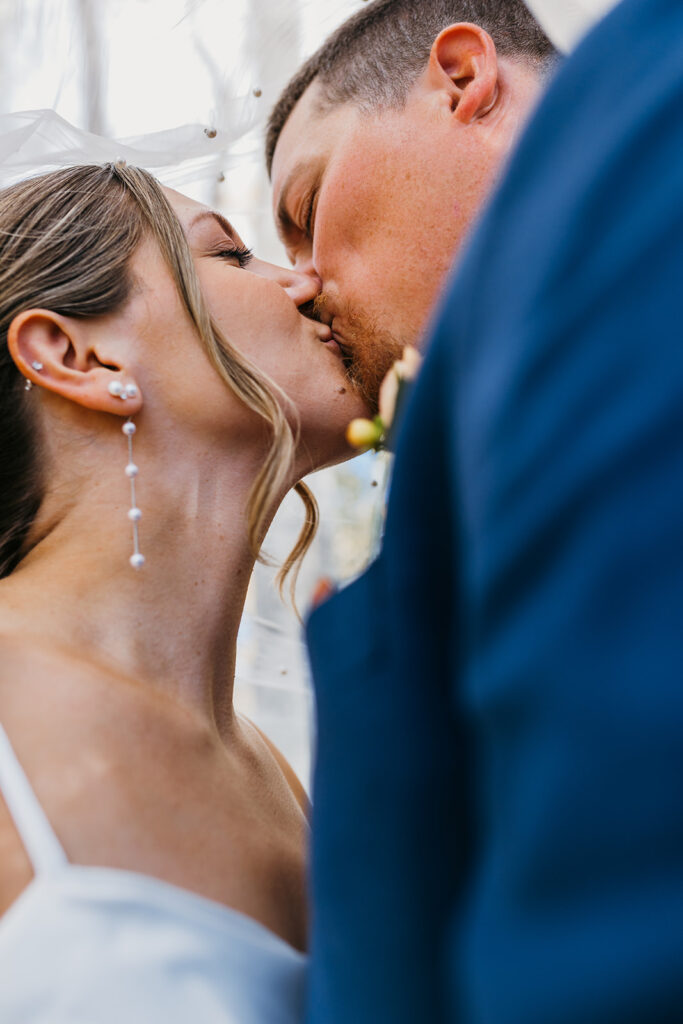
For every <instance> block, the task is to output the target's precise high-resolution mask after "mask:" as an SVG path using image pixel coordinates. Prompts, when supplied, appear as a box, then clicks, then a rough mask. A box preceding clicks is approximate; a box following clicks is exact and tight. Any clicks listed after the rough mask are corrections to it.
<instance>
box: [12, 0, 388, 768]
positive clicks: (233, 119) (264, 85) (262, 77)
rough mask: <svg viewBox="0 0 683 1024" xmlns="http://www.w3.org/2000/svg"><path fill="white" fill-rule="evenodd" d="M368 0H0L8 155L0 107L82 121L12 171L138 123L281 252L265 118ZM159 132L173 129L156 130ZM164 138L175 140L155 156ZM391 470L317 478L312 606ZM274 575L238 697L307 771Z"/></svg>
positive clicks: (41, 137) (244, 227)
mask: <svg viewBox="0 0 683 1024" xmlns="http://www.w3.org/2000/svg"><path fill="white" fill-rule="evenodd" d="M361 6H362V0H288V2H287V3H283V2H282V0H0V160H2V161H4V167H5V171H6V172H7V169H8V167H9V165H10V158H7V157H5V156H4V155H3V134H4V138H5V139H6V140H7V139H8V138H9V135H8V134H7V133H8V130H9V128H12V129H14V128H16V126H17V123H15V121H14V120H13V121H8V119H7V118H4V119H3V118H2V115H7V114H9V113H10V112H16V111H28V110H31V111H33V110H48V111H54V112H56V114H58V115H60V117H62V118H64V119H66V121H68V122H69V124H70V125H72V126H74V127H75V128H76V129H78V130H79V131H78V132H76V131H73V132H72V131H71V129H69V128H68V126H64V125H63V124H61V122H58V121H57V120H55V119H54V118H53V117H52V115H46V116H44V117H43V118H42V119H38V118H33V119H28V122H27V123H29V124H33V125H36V124H38V125H40V126H41V130H40V132H38V131H35V130H33V129H31V130H30V131H29V133H28V137H27V140H26V141H23V142H22V145H21V146H19V147H18V152H15V153H14V155H13V156H12V158H11V159H12V160H14V161H15V164H16V166H15V170H14V174H13V176H15V177H16V175H17V174H23V173H26V170H27V169H32V170H38V169H39V167H41V166H45V168H46V169H47V167H48V166H50V163H51V161H52V160H53V158H54V155H55V154H56V153H60V154H61V156H60V160H68V159H69V158H70V155H72V156H73V158H74V159H76V160H78V159H84V158H89V159H90V160H92V159H98V160H99V159H101V160H104V159H110V158H112V157H113V156H115V155H116V153H117V148H118V149H120V148H121V147H120V146H119V145H118V144H117V143H115V142H112V143H111V144H110V145H108V144H106V143H105V144H104V146H103V147H101V148H100V149H97V147H98V146H101V144H100V143H97V145H96V144H95V142H94V141H93V140H92V139H88V137H87V136H86V135H85V134H83V132H90V133H94V134H96V135H98V136H100V137H103V138H104V139H118V140H121V139H127V140H131V139H132V140H133V144H134V145H135V146H136V147H137V148H136V152H139V153H143V154H152V156H150V158H149V160H148V161H147V165H148V166H151V169H153V170H154V169H157V171H158V173H159V175H160V177H161V178H162V179H163V180H165V181H169V182H170V183H172V184H176V185H177V184H178V183H180V187H181V188H183V190H185V191H187V192H189V193H190V194H191V195H193V196H194V197H196V198H198V199H200V200H202V201H205V202H209V203H212V204H214V205H216V206H217V207H219V208H220V209H223V210H224V211H226V213H227V214H228V215H229V217H230V218H231V220H233V221H234V223H235V225H236V227H237V228H238V230H239V231H240V232H241V234H242V235H243V237H244V238H245V239H246V240H247V242H248V244H250V245H252V246H253V247H254V248H255V249H256V251H257V252H258V253H259V254H261V255H263V256H264V257H265V258H267V259H271V260H274V261H279V262H282V261H283V260H284V255H283V252H282V249H281V247H280V244H279V242H278V240H277V237H276V235H275V232H274V230H273V227H272V223H271V218H270V211H269V189H268V181H267V177H266V174H265V171H264V168H263V158H262V150H263V126H264V122H265V118H266V117H267V114H268V112H269V110H270V108H271V107H272V105H273V103H274V102H275V100H276V98H277V96H278V94H279V91H280V89H281V88H282V86H283V85H284V84H285V83H286V81H287V80H288V78H289V76H290V75H291V74H292V73H293V72H294V71H295V70H296V68H297V66H298V65H299V63H300V62H301V61H302V60H303V59H304V58H305V57H306V56H308V55H309V54H310V53H312V52H313V51H314V50H315V48H316V47H317V45H318V44H319V43H320V42H321V41H322V39H323V38H324V37H325V36H326V35H327V34H328V33H329V32H331V31H332V30H333V29H334V28H335V27H336V26H337V25H338V24H339V23H341V21H343V20H344V19H345V18H346V17H347V16H348V15H349V14H351V13H352V12H353V11H354V10H357V9H358V8H359V7H361ZM22 123H23V122H22ZM207 131H208V133H212V132H214V131H215V133H216V134H215V135H214V136H213V137H211V136H210V134H207ZM160 132H167V133H168V134H166V135H163V136H159V135H158V134H156V135H155V136H154V138H150V136H151V135H152V134H153V133H160ZM22 139H23V136H22ZM12 145H14V143H13V144H12ZM79 147H83V152H82V153H81V150H80V149H79ZM6 148H8V147H6ZM9 148H11V147H9ZM14 148H15V149H17V147H16V146H14ZM160 148H161V149H163V150H164V151H165V152H166V154H167V155H166V156H165V157H164V158H163V159H154V158H153V154H154V151H155V150H157V151H158V150H159V149H160ZM95 152H97V156H93V155H92V154H94V153H95ZM169 152H170V154H171V157H172V159H169V157H168V153H169ZM65 154H66V155H65ZM140 162H143V163H144V160H142V161H140ZM2 170H3V169H2V167H0V180H2V177H3V175H2ZM6 177H7V174H6V173H5V178H6ZM236 340H237V341H239V339H236ZM383 472H384V466H383V464H382V463H381V461H380V460H378V459H376V458H375V457H374V456H371V455H370V456H364V457H363V458H361V459H357V460H355V461H354V462H352V463H349V464H347V465H346V466H344V467H341V468H339V469H335V470H329V471H326V472H323V473H319V474H316V475H315V477H314V478H313V479H312V481H311V483H312V485H313V489H314V490H315V492H316V494H317V496H318V498H319V501H320V505H321V511H322V528H321V530H320V534H319V536H318V538H317V540H316V543H315V547H314V549H313V550H312V551H311V553H310V554H309V555H308V557H307V559H306V562H305V565H304V569H303V571H302V573H301V578H300V584H299V588H298V603H299V607H300V609H301V611H302V613H305V611H306V609H307V607H308V605H309V603H310V595H311V592H312V590H313V588H314V586H315V584H316V582H317V580H318V579H319V578H320V577H323V576H324V577H330V578H332V579H333V580H334V581H336V582H342V581H344V580H346V579H348V578H350V577H351V576H353V575H354V574H356V573H357V572H359V571H360V570H361V569H362V568H363V566H364V565H365V563H366V562H367V560H368V558H369V556H370V552H371V550H372V547H373V543H374V539H373V538H374V536H375V534H376V531H377V518H378V515H379V510H378V506H379V504H380V498H381V490H382V488H381V486H379V487H374V488H373V486H372V485H373V482H375V483H377V482H380V483H381V480H382V474H383ZM300 523H301V507H300V503H299V501H298V499H296V498H290V499H288V500H287V501H286V502H285V504H284V506H283V508H282V510H281V512H280V513H279V515H278V517H277V519H276V521H275V523H274V525H273V528H272V530H271V533H270V535H269V537H268V539H267V542H266V547H267V549H268V550H269V552H271V553H273V554H275V555H280V556H283V555H284V554H285V553H286V551H287V550H288V548H289V547H290V546H291V544H292V543H293V541H294V539H295V537H296V534H297V532H298V529H299V526H300ZM273 578H274V571H273V570H272V569H267V568H264V567H261V566H259V567H258V568H257V571H256V573H255V575H254V579H253V581H252V586H251V590H250V593H249V598H248V602H247V614H246V615H245V619H244V622H243V625H242V629H241V631H240V638H239V650H238V669H237V675H238V684H237V700H238V704H239V705H240V706H241V707H242V708H243V710H245V711H246V712H247V713H248V714H250V715H251V716H252V717H253V718H254V720H255V721H257V722H258V724H259V725H261V726H262V728H264V729H265V730H266V731H267V732H268V734H269V735H270V736H271V737H272V738H273V739H274V740H275V742H276V743H278V744H279V745H280V746H281V748H282V749H283V750H284V752H285V753H286V755H287V756H288V757H289V758H290V759H291V761H292V763H293V765H294V767H295V768H296V769H297V770H298V772H299V773H300V775H301V777H302V779H303V780H304V782H305V783H306V784H308V781H309V772H310V755H311V739H312V729H311V722H312V715H311V712H312V701H311V693H310V686H309V679H308V670H307V664H306V657H305V651H304V647H303V642H302V635H301V627H300V625H299V623H298V621H297V619H296V616H295V615H294V613H293V611H292V610H291V608H289V607H286V606H284V605H283V604H282V602H281V601H280V598H279V596H278V595H277V593H276V592H275V589H274V586H273Z"/></svg>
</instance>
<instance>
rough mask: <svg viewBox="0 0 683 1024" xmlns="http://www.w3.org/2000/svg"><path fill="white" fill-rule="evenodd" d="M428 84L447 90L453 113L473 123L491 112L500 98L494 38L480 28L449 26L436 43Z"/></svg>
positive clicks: (465, 24) (459, 118)
mask: <svg viewBox="0 0 683 1024" xmlns="http://www.w3.org/2000/svg"><path fill="white" fill-rule="evenodd" d="M426 75H427V84H428V85H429V87H431V88H435V89H439V90H445V91H446V92H447V94H448V95H449V97H450V102H451V110H452V111H453V113H454V115H455V117H456V118H457V120H458V121H460V122H461V123H462V124H470V123H471V122H473V121H476V120H478V119H479V118H480V117H483V116H484V114H488V112H489V111H490V110H491V109H492V107H493V106H494V104H495V102H496V98H497V96H498V57H497V54H496V47H495V43H494V42H493V39H492V38H491V36H490V35H489V34H488V32H486V31H485V30H484V29H483V28H481V27H480V26H479V25H471V24H468V23H464V22H463V23H462V24H457V25H449V27H448V28H445V29H444V30H443V32H441V33H440V34H439V35H438V36H437V38H436V39H435V41H434V45H433V46H432V50H431V53H430V56H429V65H428V68H427V73H426Z"/></svg>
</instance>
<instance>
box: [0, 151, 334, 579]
mask: <svg viewBox="0 0 683 1024" xmlns="http://www.w3.org/2000/svg"><path fill="white" fill-rule="evenodd" d="M145 236H150V237H151V238H153V239H154V241H155V242H156V243H157V245H158V246H159V249H160V251H161V254H162V256H163V258H164V260H165V262H166V264H167V266H168V268H169V271H170V273H171V276H172V277H173V280H174V282H175V285H176V288H177V290H178V294H179V295H180V298H181V300H182V301H183V304H184V306H185V308H186V310H187V313H188V315H189V317H190V319H191V321H192V323H193V324H194V326H195V328H196V330H197V334H198V336H199V339H200V341H201V342H202V344H203V345H204V348H205V349H206V352H207V354H208V356H209V359H210V360H211V362H212V363H213V365H214V367H215V369H216V372H217V373H218V374H219V376H220V377H221V378H222V379H223V380H224V381H225V383H226V384H227V386H228V387H229V388H230V389H231V390H232V391H233V392H234V394H235V395H236V396H237V397H238V398H239V399H240V400H241V401H242V402H243V403H244V404H245V405H246V406H247V407H248V408H249V409H251V410H252V411H253V412H255V413H257V414H258V415H259V416H260V417H261V418H262V419H263V420H265V422H266V423H267V424H268V427H269V429H270V433H271V442H270V446H269V449H268V452H267V455H266V457H265V459H264V462H263V465H262V467H261V469H260V472H259V474H258V476H257V478H256V480H255V481H254V484H253V486H252V490H251V493H250V495H249V500H248V507H247V525H248V536H249V543H250V545H251V548H252V550H253V552H254V554H255V555H256V556H257V557H259V558H260V557H261V555H260V549H261V544H262V542H263V537H264V535H265V531H266V528H267V524H268V522H269V517H270V515H271V513H272V509H273V505H274V504H275V503H276V502H277V501H278V500H279V498H280V497H281V495H282V493H283V491H284V490H285V488H286V484H287V479H288V477H289V475H290V473H291V470H292V465H293V462H294V455H295V450H296V444H297V437H296V434H295V432H294V431H293V430H292V428H291V426H290V424H289V422H288V420H287V416H286V414H285V409H286V408H287V406H288V405H290V403H289V401H288V399H287V397H286V395H284V393H283V392H282V391H281V389H280V388H279V387H278V386H277V385H276V384H274V383H273V381H271V380H269V378H268V377H267V376H266V375H265V374H263V373H262V372H261V371H260V370H259V369H258V368H257V367H256V366H254V365H253V364H252V363H250V362H249V361H248V360H247V359H245V358H244V356H242V355H241V354H240V352H239V351H238V350H237V349H236V348H235V347H234V346H233V345H232V344H231V343H230V341H229V340H228V339H227V338H226V337H225V336H224V335H223V334H222V333H221V331H220V330H219V328H218V326H217V325H216V323H215V322H214V320H213V319H212V317H211V314H210V312H209V309H208V306H207V304H206V302H205V300H204V297H203V295H202V291H201V288H200V286H199V281H198V278H197V274H196V272H195V267H194V262H193V259H192V255H191V253H190V249H189V246H188V244H187V240H186V238H185V235H184V233H183V230H182V228H181V226H180V223H179V221H178V219H177V217H176V215H175V213H174V211H173V209H172V207H171V205H170V204H169V202H168V200H167V199H166V196H165V195H164V192H163V191H162V189H161V186H160V185H159V183H158V182H157V181H156V180H155V179H154V178H153V177H152V175H150V174H148V173H147V172H146V171H143V170H141V169H140V168H137V167H129V166H126V165H124V164H118V163H117V164H107V165H105V166H79V167H70V168H67V169H65V170H59V171H54V172H52V173H49V174H44V175H41V176H40V177H38V178H33V179H31V180H29V181H25V182H21V183H20V184H18V185H13V186H11V187H10V188H7V189H4V190H3V191H2V192H0V494H2V496H3V498H2V507H1V508H0V577H2V576H7V575H9V573H11V572H12V570H13V569H14V568H15V567H16V565H17V564H18V563H19V561H20V560H21V558H22V557H23V556H24V554H25V553H26V542H27V538H28V535H29V531H30V528H31V525H32V523H33V521H34V519H35V516H36V513H37V511H38V509H39V508H40V504H41V501H42V497H43V493H44V485H43V479H44V471H43V467H42V465H41V459H40V452H39V446H38V444H37V438H36V433H35V429H34V426H33V422H32V417H31V414H30V403H29V402H28V401H27V400H26V395H25V392H24V388H23V380H22V378H21V375H20V373H19V371H18V369H17V367H16V366H15V364H14V363H13V361H12V359H11V357H10V354H9V351H8V348H7V332H8V330H9V326H10V324H11V322H12V320H13V319H14V317H15V316H17V314H18V313H20V312H21V311H22V310H25V309H29V308H32V307H39V308H44V309H50V310H52V311H53V312H55V313H60V314H62V315H63V316H70V317H82V318H87V317H96V316H102V315H104V314H107V313H112V312H115V311H116V310H118V309H120V308H121V307H122V306H123V305H124V304H125V302H126V301H127V299H128V297H129V294H130V289H131V283H132V281H131V274H130V267H129V264H130V260H131V257H132V256H133V254H134V252H135V251H136V249H137V247H138V246H139V244H140V243H141V241H142V240H143V238H144V237H145ZM295 490H296V491H297V493H298V494H299V496H300V497H301V499H302V501H303V503H304V507H305V511H306V518H305V522H304V526H303V529H302V531H301V533H300V535H299V538H298V540H297V543H296V545H295V547H294V549H293V550H292V552H291V553H290V555H289V556H288V558H287V559H286V561H285V563H284V565H283V566H282V568H281V570H280V573H279V578H278V579H279V585H280V589H281V591H282V588H283V586H284V582H285V579H286V577H287V575H288V574H289V573H290V571H291V570H292V569H294V570H295V571H294V573H293V575H292V578H291V591H292V596H293V594H294V587H295V584H296V577H297V574H298V569H299V566H300V563H301V559H302V558H303V556H304V555H305V553H306V551H307V550H308V548H309V546H310V544H311V541H312V540H313V537H314V535H315V532H316V529H317V522H318V510H317V505H316V502H315V498H314V497H313V495H312V494H311V492H310V490H309V489H308V487H306V485H305V484H304V483H303V482H301V481H300V482H299V483H298V484H297V485H296V487H295ZM262 560H263V559H262Z"/></svg>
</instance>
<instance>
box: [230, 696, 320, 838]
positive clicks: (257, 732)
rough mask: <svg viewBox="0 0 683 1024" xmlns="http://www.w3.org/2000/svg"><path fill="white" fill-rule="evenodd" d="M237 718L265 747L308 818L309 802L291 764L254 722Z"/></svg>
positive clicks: (309, 814) (245, 718) (243, 716)
mask: <svg viewBox="0 0 683 1024" xmlns="http://www.w3.org/2000/svg"><path fill="white" fill-rule="evenodd" d="M239 717H240V721H241V722H242V723H243V724H244V725H245V726H246V727H247V729H249V731H250V732H251V734H252V735H253V736H255V737H256V738H257V740H258V741H259V742H260V744H261V745H262V746H265V747H266V749H267V751H268V752H269V754H270V755H271V756H272V758H273V759H274V761H275V763H276V764H277V766H278V768H279V769H280V771H281V772H282V774H283V775H284V777H285V781H286V782H287V785H288V786H289V788H290V789H291V791H292V793H293V794H294V798H295V800H296V802H297V803H298V805H299V807H300V808H301V810H302V811H303V812H304V814H305V815H306V818H307V819H308V818H310V816H311V803H310V800H309V799H308V795H307V794H306V790H305V789H304V787H303V786H302V784H301V781H300V779H299V777H298V775H297V774H296V772H295V771H294V769H293V768H292V766H291V764H290V763H289V761H288V760H287V758H286V757H285V755H284V754H283V753H282V751H281V750H280V749H279V748H278V747H276V746H275V744H274V743H273V741H272V740H271V739H270V738H269V737H268V736H267V735H266V734H265V733H264V732H263V730H262V729H259V727H258V726H257V725H256V724H255V723H254V722H252V720H251V719H250V718H247V717H246V715H240V716H239Z"/></svg>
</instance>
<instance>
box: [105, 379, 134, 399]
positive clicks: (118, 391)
mask: <svg viewBox="0 0 683 1024" xmlns="http://www.w3.org/2000/svg"><path fill="white" fill-rule="evenodd" d="M109 394H110V395H113V396H114V398H122V399H123V400H124V401H125V399H127V398H137V396H138V389H137V387H136V386H135V384H126V385H125V386H124V385H123V384H122V383H121V381H120V380H113V381H112V382H111V384H110V385H109Z"/></svg>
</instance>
